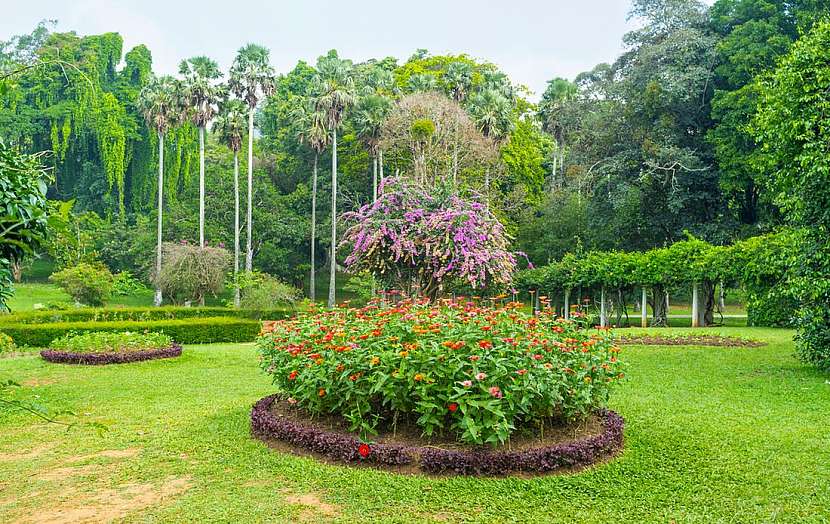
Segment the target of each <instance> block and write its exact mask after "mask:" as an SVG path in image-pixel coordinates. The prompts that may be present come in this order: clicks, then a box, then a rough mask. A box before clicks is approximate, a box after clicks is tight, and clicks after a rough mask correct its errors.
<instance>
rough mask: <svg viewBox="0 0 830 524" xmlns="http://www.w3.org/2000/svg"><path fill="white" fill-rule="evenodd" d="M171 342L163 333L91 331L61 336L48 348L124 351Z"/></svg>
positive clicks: (71, 351)
mask: <svg viewBox="0 0 830 524" xmlns="http://www.w3.org/2000/svg"><path fill="white" fill-rule="evenodd" d="M172 343H173V340H171V338H170V337H168V336H167V335H165V334H163V333H134V332H130V331H124V332H122V333H107V332H92V333H83V334H80V335H75V334H71V335H66V336H63V337H61V338H59V339H56V340H53V341H52V343H51V344H49V348H50V349H54V350H58V351H66V352H68V353H125V352H131V351H148V350H153V349H163V348H168V347H170V345H171V344H172Z"/></svg>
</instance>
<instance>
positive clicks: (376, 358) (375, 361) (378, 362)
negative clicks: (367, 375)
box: [369, 357, 380, 366]
mask: <svg viewBox="0 0 830 524" xmlns="http://www.w3.org/2000/svg"><path fill="white" fill-rule="evenodd" d="M369 363H370V364H371V365H373V366H377V365H378V364H380V359H379V358H378V357H372V360H370V361H369Z"/></svg>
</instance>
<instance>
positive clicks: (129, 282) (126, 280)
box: [112, 271, 147, 297]
mask: <svg viewBox="0 0 830 524" xmlns="http://www.w3.org/2000/svg"><path fill="white" fill-rule="evenodd" d="M143 291H147V286H145V285H144V283H143V282H141V281H140V280H138V279H137V278H135V277H134V276H133V274H132V273H130V272H129V271H122V272H120V273H116V274H115V275H114V276H113V279H112V294H113V295H118V296H122V297H126V296H129V295H135V294H136V293H141V292H143Z"/></svg>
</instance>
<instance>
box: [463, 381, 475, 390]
mask: <svg viewBox="0 0 830 524" xmlns="http://www.w3.org/2000/svg"><path fill="white" fill-rule="evenodd" d="M461 385H462V386H464V387H465V388H468V387H470V386H472V385H473V381H472V380H463V381H462V382H461Z"/></svg>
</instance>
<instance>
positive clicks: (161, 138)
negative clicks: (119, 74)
mask: <svg viewBox="0 0 830 524" xmlns="http://www.w3.org/2000/svg"><path fill="white" fill-rule="evenodd" d="M158 136H159V210H158V224H157V227H156V295H155V297H154V298H153V304H155V305H156V307H158V306H160V305H161V286H160V285H159V280H158V279H159V275H161V223H162V214H163V213H164V207H163V205H164V133H159V134H158Z"/></svg>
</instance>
